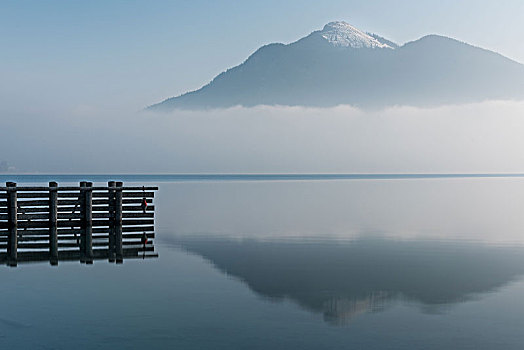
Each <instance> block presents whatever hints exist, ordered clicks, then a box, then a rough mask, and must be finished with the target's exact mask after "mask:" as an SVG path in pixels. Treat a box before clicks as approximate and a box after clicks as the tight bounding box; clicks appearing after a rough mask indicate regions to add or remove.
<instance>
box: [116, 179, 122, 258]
mask: <svg viewBox="0 0 524 350" xmlns="http://www.w3.org/2000/svg"><path fill="white" fill-rule="evenodd" d="M123 186H124V183H123V182H117V183H116V189H115V226H114V230H115V254H116V263H117V264H121V263H123V262H124V252H123V248H122V187H123Z"/></svg>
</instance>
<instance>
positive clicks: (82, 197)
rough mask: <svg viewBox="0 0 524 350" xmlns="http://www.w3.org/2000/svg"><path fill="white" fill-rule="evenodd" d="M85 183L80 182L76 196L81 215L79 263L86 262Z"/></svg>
mask: <svg viewBox="0 0 524 350" xmlns="http://www.w3.org/2000/svg"><path fill="white" fill-rule="evenodd" d="M86 185H87V182H86V181H81V182H80V195H79V196H78V201H79V206H80V213H81V215H80V216H81V219H80V222H81V224H80V225H81V230H80V263H85V262H86V251H85V246H86V244H85V243H86V229H85V228H86V225H85V217H86V201H85V188H86Z"/></svg>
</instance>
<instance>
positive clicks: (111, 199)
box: [107, 181, 115, 262]
mask: <svg viewBox="0 0 524 350" xmlns="http://www.w3.org/2000/svg"><path fill="white" fill-rule="evenodd" d="M107 187H108V191H107V199H108V203H109V231H108V233H109V242H108V247H107V251H108V260H109V262H115V229H114V227H115V190H114V187H115V181H109V182H108V183H107Z"/></svg>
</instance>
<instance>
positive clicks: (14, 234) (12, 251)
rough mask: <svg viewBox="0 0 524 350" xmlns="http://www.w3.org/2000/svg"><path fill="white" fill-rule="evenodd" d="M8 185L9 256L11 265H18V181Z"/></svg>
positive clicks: (7, 183)
mask: <svg viewBox="0 0 524 350" xmlns="http://www.w3.org/2000/svg"><path fill="white" fill-rule="evenodd" d="M6 187H7V215H8V216H7V220H8V226H9V236H8V243H7V256H8V263H9V266H13V267H14V266H16V265H17V260H18V200H17V194H16V183H14V182H6Z"/></svg>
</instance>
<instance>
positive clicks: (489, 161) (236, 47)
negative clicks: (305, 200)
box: [0, 0, 524, 173]
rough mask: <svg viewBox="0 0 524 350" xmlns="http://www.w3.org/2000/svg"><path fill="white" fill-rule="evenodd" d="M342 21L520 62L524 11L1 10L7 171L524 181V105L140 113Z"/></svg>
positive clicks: (352, 4) (225, 4) (63, 5)
mask: <svg viewBox="0 0 524 350" xmlns="http://www.w3.org/2000/svg"><path fill="white" fill-rule="evenodd" d="M333 20H344V21H347V22H349V23H351V24H353V25H355V26H357V27H359V28H361V29H362V30H365V31H370V32H375V33H378V34H381V35H382V36H385V37H387V38H389V39H391V40H394V41H396V42H398V43H401V44H402V43H404V42H407V41H411V40H415V39H418V38H420V37H421V36H423V35H426V34H430V33H436V34H442V35H447V36H451V37H454V38H457V39H459V40H463V41H466V42H469V43H471V44H474V45H478V46H481V47H484V48H489V49H492V50H495V51H498V52H500V53H502V54H504V55H506V56H509V57H511V58H513V59H516V60H518V61H520V62H524V45H522V43H523V42H524V40H523V39H524V1H522V0H506V1H496V2H495V1H479V0H475V1H473V0H462V1H456V0H439V1H421V0H403V1H402V0H399V1H364V0H359V1H348V0H337V1H318V0H316V1H305V0H300V1H298V0H290V1H282V0H278V1H276V0H266V1H216V0H215V1H202V0H191V1H108V0H104V1H95V0H90V1H73V0H67V1H65V0H64V1H52V0H46V1H41V0H34V1H24V0H17V1H8V0H0V33H1V35H0V48H1V56H0V57H1V64H0V123H1V126H0V161H1V160H6V161H8V162H9V163H10V164H11V165H13V166H15V167H16V169H17V171H21V172H48V173H54V172H68V173H79V172H80V173H85V172H89V173H93V172H97V173H110V172H128V173H137V172H138V173H146V172H171V173H173V172H186V173H187V172H523V171H524V156H523V155H522V152H521V150H522V149H523V147H524V140H523V138H522V135H523V134H524V121H523V120H522V115H523V113H524V104H523V103H520V102H486V103H480V104H473V105H465V106H447V107H441V108H434V109H416V108H410V107H400V108H393V109H388V110H384V111H376V112H363V111H358V110H355V109H353V108H351V107H349V106H341V107H336V108H331V109H307V108H280V107H272V108H270V107H257V108H253V109H246V108H233V109H229V110H221V111H209V112H180V113H178V112H175V113H173V114H167V115H149V114H147V113H143V112H141V113H137V112H139V111H141V110H142V109H143V107H145V106H146V105H149V104H153V103H155V102H159V101H161V100H163V99H164V98H167V97H170V96H174V95H178V94H180V93H183V92H185V91H187V90H190V89H196V88H199V87H200V86H202V85H203V84H205V83H207V82H209V81H210V80H211V79H212V78H213V77H214V76H215V75H217V74H218V73H220V72H222V71H223V70H225V69H227V68H229V67H232V66H235V65H237V64H239V63H241V62H242V61H243V60H245V59H246V58H247V57H248V56H249V55H250V54H251V53H253V52H254V51H255V50H256V49H257V48H259V47H260V46H262V45H264V44H268V43H271V42H284V43H289V42H292V41H295V40H297V39H299V38H301V37H304V36H306V35H308V34H309V33H310V32H312V31H314V30H317V29H321V28H322V27H323V26H324V24H325V23H327V22H329V21H333Z"/></svg>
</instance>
